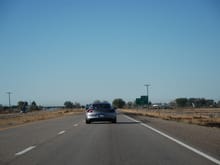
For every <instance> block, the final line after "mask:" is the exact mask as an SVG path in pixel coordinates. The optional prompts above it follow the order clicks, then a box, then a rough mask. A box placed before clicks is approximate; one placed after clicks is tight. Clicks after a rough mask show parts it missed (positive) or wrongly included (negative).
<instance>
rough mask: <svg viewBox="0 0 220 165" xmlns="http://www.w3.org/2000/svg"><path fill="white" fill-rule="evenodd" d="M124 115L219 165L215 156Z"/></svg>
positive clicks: (219, 162) (219, 161)
mask: <svg viewBox="0 0 220 165" xmlns="http://www.w3.org/2000/svg"><path fill="white" fill-rule="evenodd" d="M124 116H125V117H126V118H127V119H129V120H132V121H134V122H137V123H140V125H142V126H144V127H146V128H148V129H150V130H152V131H154V132H156V133H158V134H160V135H162V136H164V137H166V138H168V139H170V140H172V141H174V142H175V143H177V144H179V145H181V146H183V147H185V148H187V149H189V150H191V151H193V152H195V153H197V154H198V155H200V156H202V157H204V158H206V159H208V160H210V161H212V162H214V163H216V164H219V165H220V160H218V159H216V158H214V157H212V156H209V155H207V154H205V153H204V152H201V151H199V150H197V149H195V148H193V147H191V146H189V145H187V144H185V143H183V142H181V141H179V140H177V139H175V138H173V137H171V136H169V135H167V134H165V133H163V132H161V131H159V130H157V129H155V128H153V127H151V126H149V125H147V124H145V123H143V122H140V121H138V120H135V119H133V118H131V117H129V116H127V115H124Z"/></svg>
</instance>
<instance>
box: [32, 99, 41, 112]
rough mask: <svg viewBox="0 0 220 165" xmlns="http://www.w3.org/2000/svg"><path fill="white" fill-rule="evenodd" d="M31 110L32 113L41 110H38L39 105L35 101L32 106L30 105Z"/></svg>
mask: <svg viewBox="0 0 220 165" xmlns="http://www.w3.org/2000/svg"><path fill="white" fill-rule="evenodd" d="M30 110H31V111H35V110H39V108H38V106H37V104H36V102H35V101H33V102H32V103H31V105H30Z"/></svg>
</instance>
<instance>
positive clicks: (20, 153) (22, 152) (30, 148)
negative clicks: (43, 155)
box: [15, 146, 36, 156]
mask: <svg viewBox="0 0 220 165" xmlns="http://www.w3.org/2000/svg"><path fill="white" fill-rule="evenodd" d="M35 147H36V146H30V147H28V148H26V149H24V150H22V151H20V152H17V153H16V154H15V156H20V155H23V154H25V153H26V152H28V151H30V150H32V149H34V148H35Z"/></svg>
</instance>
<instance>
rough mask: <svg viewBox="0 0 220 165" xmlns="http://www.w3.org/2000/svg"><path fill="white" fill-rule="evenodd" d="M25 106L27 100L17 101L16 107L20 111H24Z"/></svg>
mask: <svg viewBox="0 0 220 165" xmlns="http://www.w3.org/2000/svg"><path fill="white" fill-rule="evenodd" d="M27 106H28V102H27V101H19V102H18V109H19V110H20V111H22V112H26V110H27Z"/></svg>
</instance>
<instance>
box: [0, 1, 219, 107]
mask: <svg viewBox="0 0 220 165" xmlns="http://www.w3.org/2000/svg"><path fill="white" fill-rule="evenodd" d="M0 75H1V80H0V104H3V105H7V104H8V98H7V94H6V93H5V92H7V91H11V92H13V94H12V103H13V104H17V102H18V101H19V100H26V101H33V100H35V101H36V102H37V104H41V105H63V103H64V101H66V100H70V101H73V102H75V101H77V102H80V103H82V104H86V103H88V102H92V101H94V100H97V99H99V100H108V101H112V100H113V99H114V98H123V99H124V100H126V101H133V100H135V98H137V97H139V96H141V95H145V94H146V88H145V87H144V84H151V86H150V88H149V94H150V100H151V101H152V102H169V101H171V100H174V99H175V98H177V97H188V98H189V97H204V98H207V99H214V100H216V101H218V100H220V76H219V75H220V2H219V1H218V0H193V1H192V0H185V1H180V0H167V1H163V0H161V1H159V0H121V1H119V0H111V1H107V0H93V1H91V0H87V1H86V0H80V1H79V0H78V1H74V0H62V1H61V0H60V1H56V0H39V1H32V0H9V1H8V0H1V1H0Z"/></svg>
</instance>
